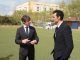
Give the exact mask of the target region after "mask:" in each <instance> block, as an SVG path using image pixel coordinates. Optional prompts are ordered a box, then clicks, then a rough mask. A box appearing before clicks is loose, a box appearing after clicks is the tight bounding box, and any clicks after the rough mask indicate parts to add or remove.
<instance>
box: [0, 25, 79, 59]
mask: <svg viewBox="0 0 80 60" xmlns="http://www.w3.org/2000/svg"><path fill="white" fill-rule="evenodd" d="M16 29H17V27H13V26H9V27H6V26H4V27H1V26H0V60H18V52H19V46H18V45H17V44H15V33H16ZM36 30H37V33H38V36H39V38H40V42H39V44H38V45H36V46H35V51H36V52H35V53H36V54H35V57H36V58H35V60H53V58H52V55H50V52H51V51H52V49H53V47H54V40H53V33H54V30H46V29H42V28H36ZM72 31H73V40H74V49H73V52H72V54H71V58H70V59H69V60H80V29H78V30H72Z"/></svg>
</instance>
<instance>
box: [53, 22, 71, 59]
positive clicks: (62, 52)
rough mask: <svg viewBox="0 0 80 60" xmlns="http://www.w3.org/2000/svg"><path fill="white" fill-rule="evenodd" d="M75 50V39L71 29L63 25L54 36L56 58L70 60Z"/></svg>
mask: <svg viewBox="0 0 80 60" xmlns="http://www.w3.org/2000/svg"><path fill="white" fill-rule="evenodd" d="M72 49H73V39H72V31H71V28H70V27H69V26H68V25H67V24H66V23H64V22H63V23H62V24H61V26H60V27H59V28H58V30H57V31H56V33H55V34H54V57H55V58H58V57H62V58H64V59H66V58H69V56H70V54H71V52H72Z"/></svg>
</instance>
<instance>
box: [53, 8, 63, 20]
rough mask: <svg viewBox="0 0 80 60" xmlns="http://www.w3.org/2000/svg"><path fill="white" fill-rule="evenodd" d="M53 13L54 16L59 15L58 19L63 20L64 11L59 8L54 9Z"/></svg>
mask: <svg viewBox="0 0 80 60" xmlns="http://www.w3.org/2000/svg"><path fill="white" fill-rule="evenodd" d="M54 13H56V16H57V17H59V16H60V19H61V20H63V18H64V13H63V11H61V10H55V11H53V14H54Z"/></svg>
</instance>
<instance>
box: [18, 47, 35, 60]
mask: <svg viewBox="0 0 80 60" xmlns="http://www.w3.org/2000/svg"><path fill="white" fill-rule="evenodd" d="M27 58H28V60H35V51H34V47H28V48H20V50H19V60H26V59H27Z"/></svg>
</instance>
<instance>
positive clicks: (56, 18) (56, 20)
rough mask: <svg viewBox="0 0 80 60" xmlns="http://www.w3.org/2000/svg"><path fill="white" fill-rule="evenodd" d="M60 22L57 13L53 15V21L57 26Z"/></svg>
mask: <svg viewBox="0 0 80 60" xmlns="http://www.w3.org/2000/svg"><path fill="white" fill-rule="evenodd" d="M59 20H60V17H57V16H56V13H54V14H52V21H53V22H54V23H55V24H57V23H58V21H59Z"/></svg>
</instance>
